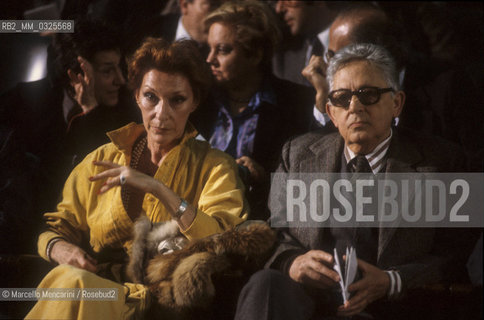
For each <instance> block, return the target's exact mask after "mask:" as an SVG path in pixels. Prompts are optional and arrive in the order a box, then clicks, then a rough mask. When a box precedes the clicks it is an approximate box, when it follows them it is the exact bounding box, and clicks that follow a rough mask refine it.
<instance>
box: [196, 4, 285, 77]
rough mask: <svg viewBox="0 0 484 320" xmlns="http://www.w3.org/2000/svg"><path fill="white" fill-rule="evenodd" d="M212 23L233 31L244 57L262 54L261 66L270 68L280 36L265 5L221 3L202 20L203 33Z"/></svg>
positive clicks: (272, 14)
mask: <svg viewBox="0 0 484 320" xmlns="http://www.w3.org/2000/svg"><path fill="white" fill-rule="evenodd" d="M214 23H221V24H223V25H225V26H227V27H229V28H233V30H234V31H235V33H236V37H235V42H236V43H237V44H238V45H239V46H240V47H241V48H242V50H243V51H244V52H245V53H246V55H247V56H252V55H254V54H255V53H256V52H257V51H259V50H262V62H261V64H262V66H263V67H268V68H271V60H272V55H273V52H274V48H275V47H276V46H277V45H278V43H279V42H280V40H281V38H282V36H281V31H280V30H279V28H278V27H277V21H276V18H275V15H274V13H273V12H272V11H271V9H270V8H269V6H268V5H267V4H265V3H263V2H261V1H256V0H245V1H228V2H225V3H224V4H223V5H221V6H220V7H219V8H218V9H215V10H214V11H213V12H212V13H210V14H209V15H208V16H207V17H206V18H205V21H204V25H205V30H206V32H208V30H209V29H210V26H211V25H212V24H214Z"/></svg>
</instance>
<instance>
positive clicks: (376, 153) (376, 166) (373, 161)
mask: <svg viewBox="0 0 484 320" xmlns="http://www.w3.org/2000/svg"><path fill="white" fill-rule="evenodd" d="M392 136H393V131H392V130H390V136H388V138H386V139H385V140H383V141H382V142H381V143H380V144H379V145H377V146H376V148H375V149H374V150H373V151H372V152H371V153H369V154H366V155H365V157H366V160H368V163H369V164H370V167H371V171H373V173H378V172H380V170H381V169H382V168H383V164H384V161H383V160H384V158H385V155H386V154H387V152H388V148H389V147H390V141H391V139H392ZM344 155H345V159H346V163H349V162H350V161H351V160H353V159H354V158H355V157H356V154H355V153H354V152H353V151H351V149H350V148H349V147H348V146H347V145H346V144H345V148H344Z"/></svg>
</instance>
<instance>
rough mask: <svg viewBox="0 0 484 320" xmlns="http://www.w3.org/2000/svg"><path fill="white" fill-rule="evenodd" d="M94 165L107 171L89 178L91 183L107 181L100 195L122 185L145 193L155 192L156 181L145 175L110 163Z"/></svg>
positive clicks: (103, 162)
mask: <svg viewBox="0 0 484 320" xmlns="http://www.w3.org/2000/svg"><path fill="white" fill-rule="evenodd" d="M93 164H94V165H96V166H101V167H103V168H105V169H106V170H104V171H103V172H101V173H98V174H96V175H95V176H92V177H89V180H90V181H97V180H103V179H106V181H105V183H104V184H103V186H102V187H101V189H100V190H99V193H100V194H101V193H105V192H106V191H108V190H109V189H111V188H113V187H116V186H120V185H122V184H126V185H129V186H131V187H133V188H135V189H138V190H141V191H143V192H153V183H156V180H154V179H153V178H152V177H150V176H148V175H146V174H144V173H141V172H139V171H137V170H134V169H133V168H130V167H127V166H120V165H118V164H116V163H112V162H109V161H94V162H93Z"/></svg>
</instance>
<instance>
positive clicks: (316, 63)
mask: <svg viewBox="0 0 484 320" xmlns="http://www.w3.org/2000/svg"><path fill="white" fill-rule="evenodd" d="M327 68H328V65H327V64H326V62H324V60H323V58H322V57H320V56H315V55H313V56H311V59H310V60H309V63H308V65H307V66H306V67H305V68H304V69H303V71H302V72H301V74H302V75H303V76H304V77H305V78H306V79H307V80H308V81H309V82H310V83H311V84H312V85H313V87H314V89H316V108H318V110H319V111H321V112H322V113H325V112H326V111H325V106H326V100H327V99H328V91H329V86H328V82H327V81H326V69H327Z"/></svg>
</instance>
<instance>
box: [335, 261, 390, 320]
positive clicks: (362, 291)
mask: <svg viewBox="0 0 484 320" xmlns="http://www.w3.org/2000/svg"><path fill="white" fill-rule="evenodd" d="M358 268H359V269H360V270H361V272H362V274H363V278H362V279H361V280H359V281H357V282H355V283H353V284H351V285H350V286H349V287H348V291H349V292H352V293H354V294H353V296H352V297H351V299H350V300H348V302H346V304H345V305H343V306H340V307H339V308H338V316H340V317H349V316H352V315H355V314H358V313H360V312H362V311H363V310H365V308H366V307H367V306H368V305H369V304H370V303H372V302H373V301H375V300H378V299H380V298H382V297H384V296H386V294H387V293H388V290H389V289H390V278H389V276H388V274H387V273H386V272H384V271H382V270H380V269H379V268H377V267H375V266H373V265H371V264H369V263H366V262H365V261H363V260H360V259H358Z"/></svg>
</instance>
